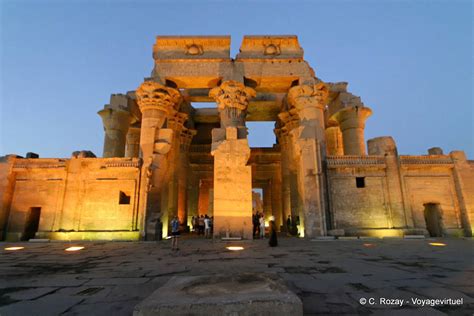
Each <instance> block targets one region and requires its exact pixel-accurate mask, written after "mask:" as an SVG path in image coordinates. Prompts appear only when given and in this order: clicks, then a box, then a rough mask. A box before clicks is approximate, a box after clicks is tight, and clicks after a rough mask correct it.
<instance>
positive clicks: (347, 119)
mask: <svg viewBox="0 0 474 316" xmlns="http://www.w3.org/2000/svg"><path fill="white" fill-rule="evenodd" d="M370 115H372V110H371V109H370V108H368V107H365V106H357V105H356V106H350V107H345V108H342V109H341V110H339V111H338V112H336V113H335V114H334V115H333V116H331V120H335V121H337V122H338V123H339V126H340V127H341V130H342V131H345V130H347V129H351V128H364V127H365V121H366V120H367V118H368V117H369V116H370Z"/></svg>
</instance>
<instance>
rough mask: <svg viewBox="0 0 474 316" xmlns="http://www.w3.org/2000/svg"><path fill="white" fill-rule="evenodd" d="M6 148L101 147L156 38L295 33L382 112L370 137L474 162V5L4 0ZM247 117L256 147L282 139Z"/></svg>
mask: <svg viewBox="0 0 474 316" xmlns="http://www.w3.org/2000/svg"><path fill="white" fill-rule="evenodd" d="M0 3H1V7H0V8H1V17H0V29H1V30H0V32H1V38H0V47H1V55H0V56H1V57H0V61H1V64H0V67H1V78H0V89H1V90H0V126H1V127H0V155H4V154H9V153H17V154H22V155H24V154H25V153H26V152H27V151H33V152H37V153H39V154H40V156H41V157H69V156H70V154H71V152H72V151H74V150H79V149H88V150H92V151H93V152H95V153H96V154H98V155H101V154H102V144H103V136H104V135H103V128H102V123H101V120H100V117H99V116H98V115H97V114H96V112H97V111H98V110H100V109H101V108H102V107H103V105H104V104H106V103H108V101H109V97H110V94H112V93H121V92H122V93H123V92H126V91H129V90H133V89H135V88H136V87H137V86H138V85H139V84H140V83H141V82H142V81H143V78H144V77H148V76H149V75H150V72H151V70H152V67H153V59H152V46H153V44H154V41H155V36H156V35H213V34H217V35H219V34H229V35H231V36H232V55H234V56H235V54H236V52H237V51H238V48H239V46H240V43H241V40H242V37H243V35H245V34H296V35H298V37H299V41H300V44H301V45H302V47H303V48H304V50H305V58H306V60H307V61H308V62H309V63H310V64H311V65H312V67H313V68H314V69H315V71H316V74H317V76H318V77H320V78H321V79H323V80H325V81H333V82H336V81H348V82H349V91H351V92H352V93H354V94H355V95H358V96H361V97H362V100H363V102H364V103H365V104H366V106H369V107H371V108H372V110H373V111H374V114H373V115H372V117H370V118H369V119H368V121H367V126H366V139H369V138H372V137H377V136H386V135H391V136H393V137H394V139H395V141H396V142H397V145H398V149H399V153H400V154H425V153H426V150H427V149H428V148H429V147H433V146H439V147H442V148H443V149H444V151H445V152H446V153H447V152H449V151H451V150H457V149H461V150H465V151H466V153H467V154H468V157H469V158H470V159H474V146H473V135H474V130H473V89H472V73H473V67H472V45H471V42H472V4H471V1H457V0H452V1H258V0H254V1H238V2H237V1H181V2H180V1H153V2H152V1H20V0H18V1H13V0H10V1H8V0H0ZM269 125H272V124H263V123H259V124H250V125H249V126H250V142H251V145H252V146H266V145H268V143H269V142H270V141H271V140H272V139H274V136H273V135H272V134H271V128H272V127H271V126H269Z"/></svg>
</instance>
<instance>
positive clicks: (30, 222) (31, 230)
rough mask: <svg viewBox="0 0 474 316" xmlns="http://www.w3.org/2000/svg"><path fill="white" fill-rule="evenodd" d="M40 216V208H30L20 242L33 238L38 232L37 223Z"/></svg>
mask: <svg viewBox="0 0 474 316" xmlns="http://www.w3.org/2000/svg"><path fill="white" fill-rule="evenodd" d="M40 216H41V207H31V208H30V210H29V211H28V215H27V218H26V223H25V230H24V232H23V236H22V238H21V239H22V240H25V241H27V240H30V239H33V238H35V235H36V232H37V231H38V226H39V221H40Z"/></svg>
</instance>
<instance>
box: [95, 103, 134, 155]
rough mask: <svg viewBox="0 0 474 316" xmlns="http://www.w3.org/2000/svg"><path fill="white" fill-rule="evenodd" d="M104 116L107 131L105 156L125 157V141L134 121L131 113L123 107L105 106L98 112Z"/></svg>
mask: <svg viewBox="0 0 474 316" xmlns="http://www.w3.org/2000/svg"><path fill="white" fill-rule="evenodd" d="M97 113H98V114H99V115H100V117H101V118H102V122H103V124H104V131H105V139H104V152H103V154H102V156H103V157H104V158H110V157H123V156H124V155H125V141H126V136H127V132H128V128H129V126H130V122H131V121H132V117H131V116H130V113H129V112H128V111H125V110H121V109H114V108H105V109H103V110H101V111H99V112H97Z"/></svg>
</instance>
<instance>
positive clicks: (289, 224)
mask: <svg viewBox="0 0 474 316" xmlns="http://www.w3.org/2000/svg"><path fill="white" fill-rule="evenodd" d="M286 231H287V232H288V234H291V215H288V218H287V219H286Z"/></svg>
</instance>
